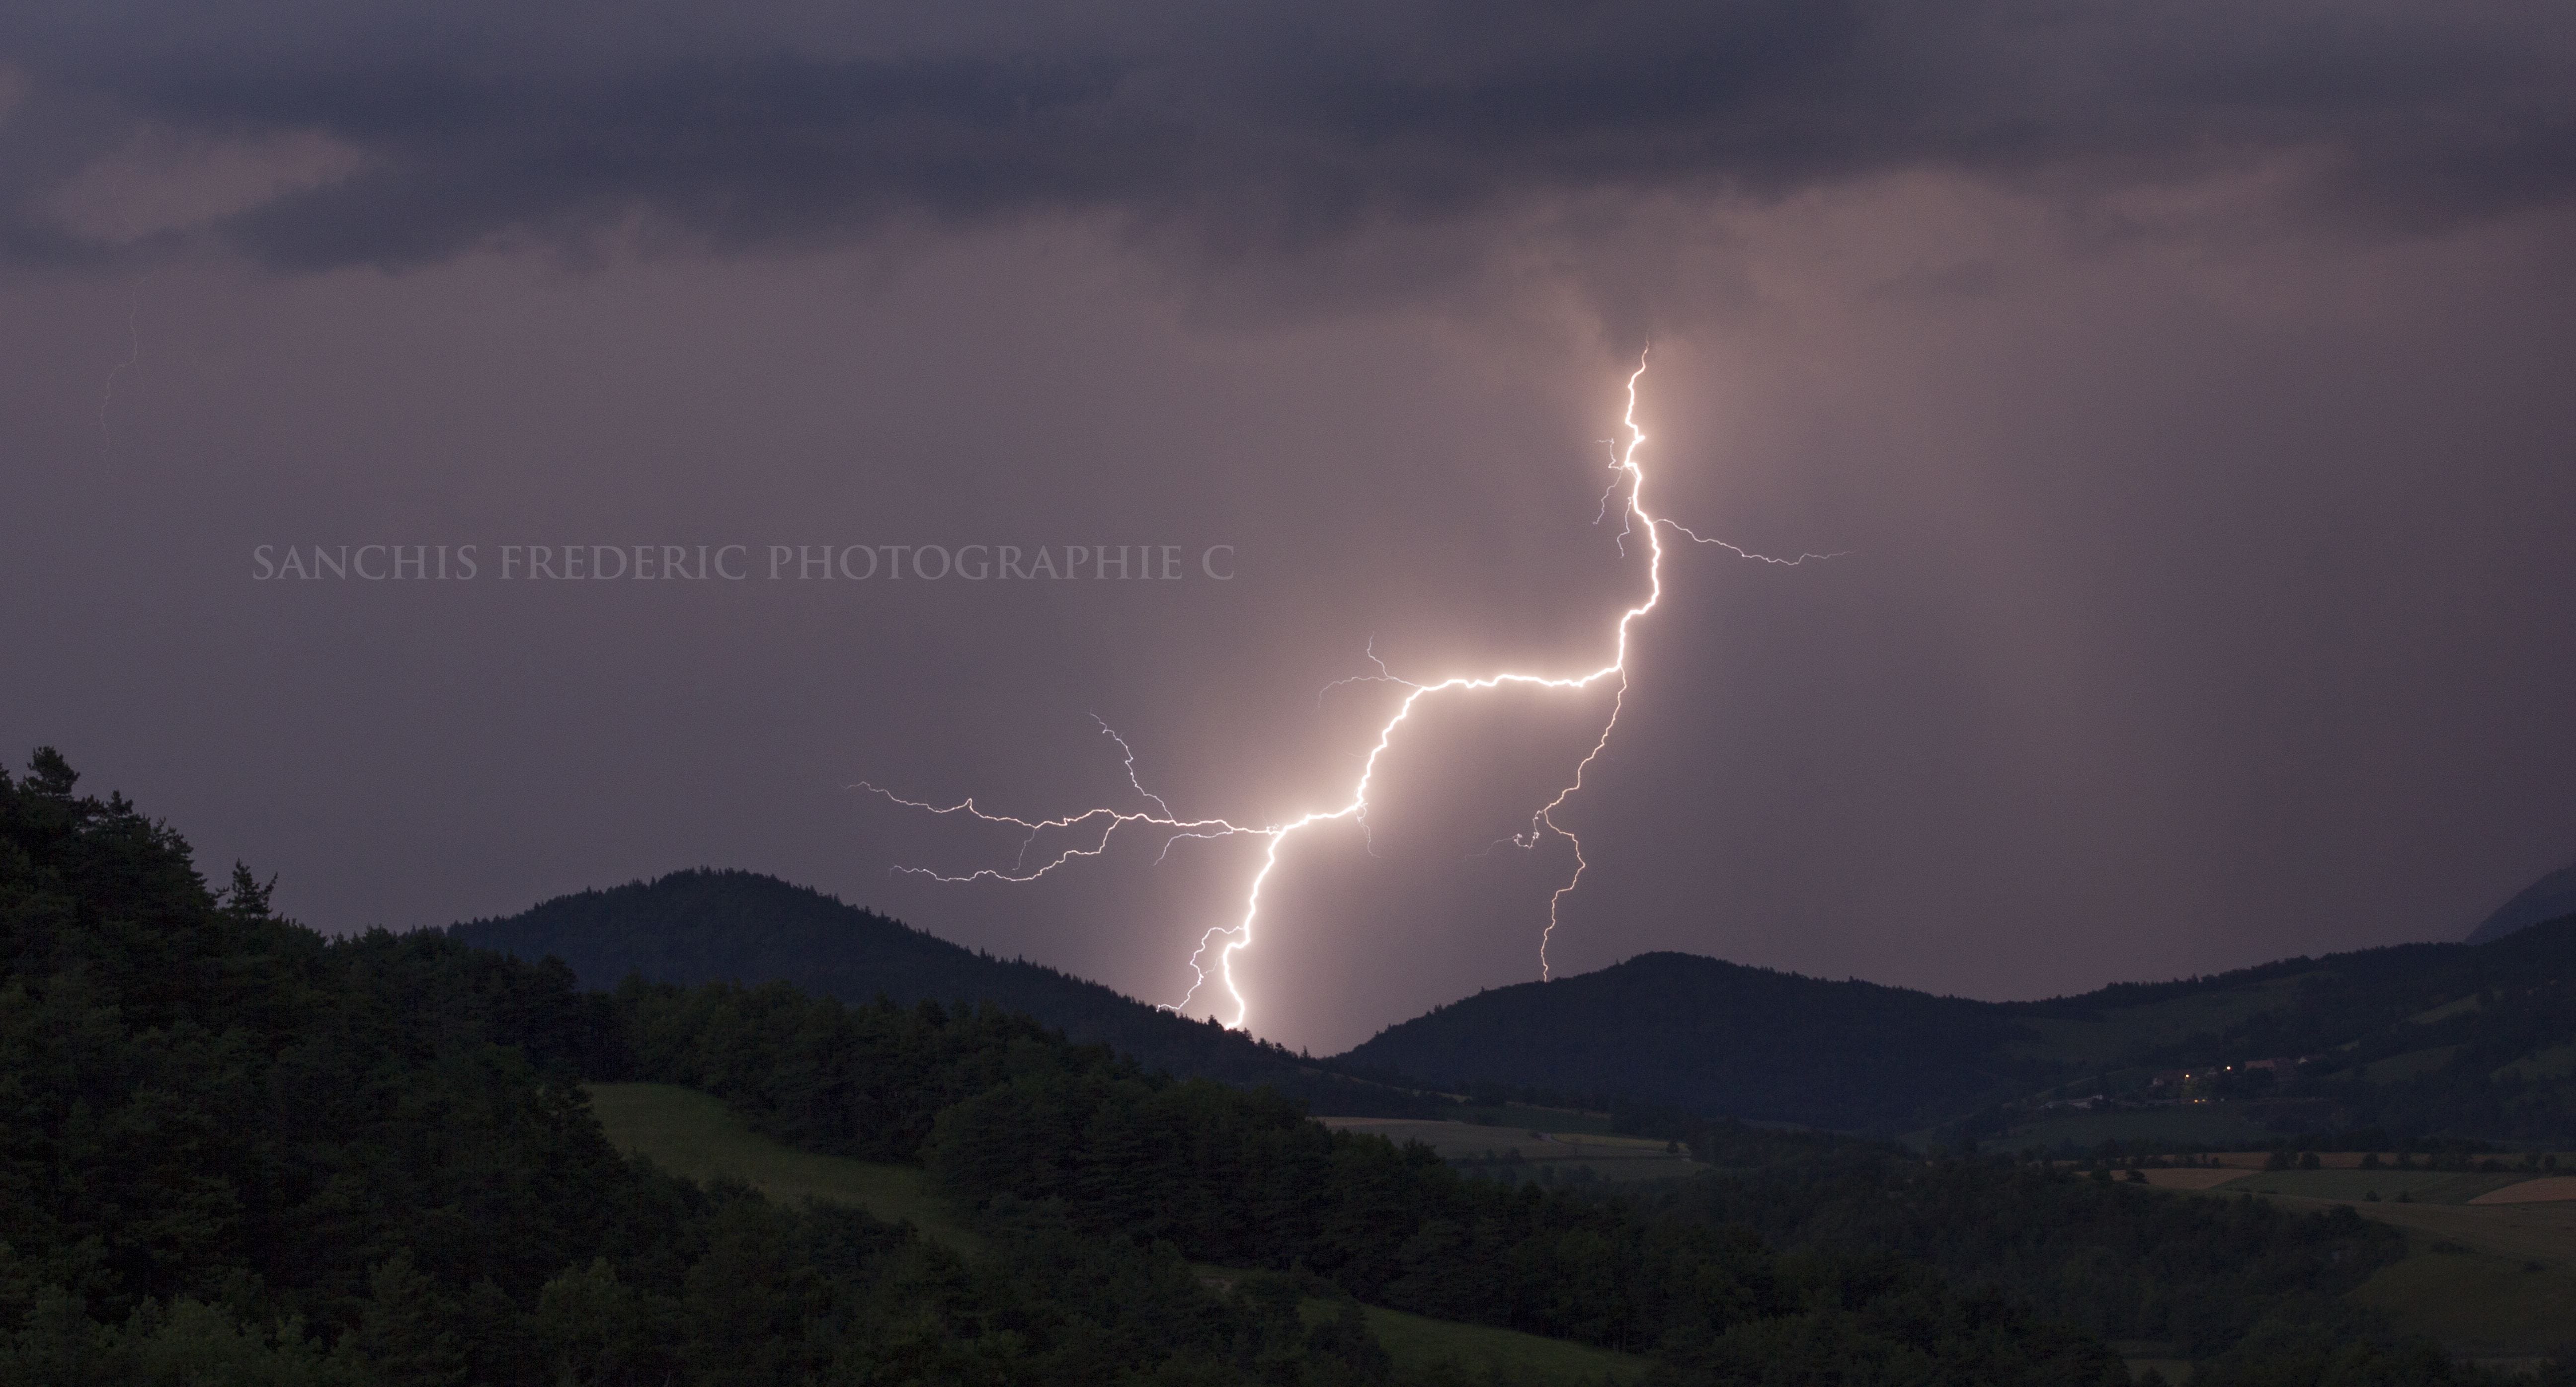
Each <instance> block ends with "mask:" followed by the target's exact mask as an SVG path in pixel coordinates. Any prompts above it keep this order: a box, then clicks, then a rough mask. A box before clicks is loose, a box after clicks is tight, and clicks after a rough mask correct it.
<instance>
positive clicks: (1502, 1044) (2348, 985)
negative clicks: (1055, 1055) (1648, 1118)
mask: <svg viewBox="0 0 2576 1387" xmlns="http://www.w3.org/2000/svg"><path fill="white" fill-rule="evenodd" d="M1341 1059H1342V1060H1343V1061H1344V1062H1345V1063H1347V1064H1349V1065H1351V1066H1352V1067H1354V1068H1357V1069H1361V1070H1370V1069H1383V1070H1386V1071H1390V1072H1400V1073H1405V1074H1411V1075H1417V1076H1419V1077H1420V1078H1421V1079H1423V1080H1425V1081H1428V1082H1430V1083H1433V1084H1435V1085H1439V1086H1443V1087H1470V1086H1474V1085H1477V1084H1495V1085H1507V1086H1519V1087H1525V1088H1545V1089H1554V1090H1558V1091H1562V1092H1566V1093H1571V1094H1591V1095H1607V1094H1620V1095H1625V1096H1627V1097H1630V1098H1633V1099H1637V1100H1642V1101H1646V1102H1652V1103H1660V1104H1669V1105H1672V1106H1675V1107H1681V1108H1687V1109H1690V1110H1692V1111H1695V1112H1699V1113H1703V1114H1706V1115H1710V1116H1724V1117H1737V1118H1746V1119H1752V1120H1771V1121H1784V1122H1795V1123H1802V1124H1807V1125H1811V1126H1818V1127H1829V1128H1835V1129H1840V1130H1847V1131H1859V1132H1867V1133H1873V1134H1887V1135H1893V1134H1897V1133H1903V1132H1910V1131H1922V1130H1925V1129H1929V1128H1932V1127H1935V1126H1942V1125H1945V1124H1947V1125H1949V1126H1952V1127H1957V1128H1959V1129H1960V1130H1961V1131H1963V1132H1964V1131H1967V1130H1968V1128H1975V1129H1977V1130H1978V1131H1980V1132H1986V1133H1991V1132H1995V1131H2001V1130H2005V1129H2008V1128H2010V1127H2011V1126H2013V1125H2014V1124H2015V1123H2016V1122H2018V1121H2022V1120H2024V1119H2025V1118H2027V1116H2028V1115H2029V1113H2030V1111H2031V1110H2032V1109H2034V1108H2035V1107H2036V1106H2037V1105H2038V1104H2039V1103H2041V1102H2044V1101H2046V1100H2049V1099H2052V1098H2072V1097H2084V1098H2088V1099H2089V1097H2090V1095H2092V1094H2094V1093H2097V1092H2098V1093H2103V1094H2105V1095H2106V1096H2107V1098H2108V1100H2109V1105H2112V1106H2117V1105H2119V1104H2122V1103H2133V1104H2138V1105H2147V1104H2151V1103H2153V1102H2159V1101H2162V1102H2170V1101H2171V1098H2172V1095H2173V1093H2174V1091H2175V1090H2174V1089H2173V1088H2172V1086H2171V1083H2170V1082H2168V1084H2167V1085H2166V1086H2164V1087H2163V1088H2162V1089H2161V1090H2160V1089H2159V1088H2158V1086H2157V1083H2156V1080H2157V1078H2158V1076H2159V1074H2161V1073H2164V1072H2165V1071H2174V1070H2186V1069H2194V1068H2201V1069H2206V1068H2210V1067H2220V1066H2227V1065H2240V1066H2241V1065H2243V1064H2244V1062H2246V1061H2249V1060H2265V1061H2270V1060H2280V1059H2287V1060H2291V1061H2294V1063H2292V1064H2290V1065H2288V1066H2284V1067H2281V1068H2279V1069H2270V1068H2267V1069H2262V1070H2260V1071H2235V1072H2233V1075H2232V1077H2231V1078H2230V1079H2229V1085H2230V1086H2229V1087H2226V1088H2224V1089H2223V1090H2218V1089H2213V1090H2210V1092H2212V1093H2214V1094H2215V1095H2216V1100H2217V1101H2218V1102H2219V1103H2221V1104H2222V1105H2232V1110H2236V1111H2241V1112H2243V1113H2244V1114H2245V1115H2246V1116H2247V1117H2248V1119H2249V1120H2256V1121H2262V1122H2266V1123H2270V1124H2272V1125H2274V1126H2276V1127H2288V1128H2290V1129H2293V1130H2296V1129H2306V1130H2326V1129H2330V1128H2333V1129H2343V1128H2353V1127H2359V1126H2364V1125H2373V1124H2375V1125H2381V1126H2385V1127H2387V1128H2389V1129H2390V1130H2392V1131H2399V1132H2407V1133H2423V1134H2432V1133H2442V1134H2453V1135H2474V1136H2486V1137H2496V1138H2509V1139H2543V1138H2546V1139H2551V1140H2561V1139H2566V1138H2568V1137H2576V916H2571V917H2568V918H2562V919H2558V920H2555V921H2550V922H2546V923H2542V924H2538V925H2534V926H2531V927H2528V928H2526V929H2524V930H2522V931H2520V932H2518V933H2515V934H2514V935H2512V936H2511V937H2509V938H2506V939H2502V940H2498V941H2496V942H2493V943H2488V944H2480V945H2469V944H2409V945H2400V946H2397V947H2394V948H2385V949H2369V950H2363V951H2359V952H2355V953H2348V954H2337V955H2332V956H2330V957H2326V958H2322V959H2307V958H2294V959H2285V960H2282V961H2280V962H2277V963H2269V964H2265V965H2263V966H2261V967H2259V968H2248V969H2243V970H2240V971H2237V972H2233V973H2226V974H2221V975H2218V976H2215V977H2205V978H2191V979H2185V980H2182V981H2177V982H2170V983H2152V984H2141V983H2123V984H2119V985H2116V986H2112V987H2106V988H2103V989H2101V990H2100V991H2097V992H2092V993H2087V994H2085V995H2083V996H2079V997H2061V998H2053V999H2050V1000H2047V1001H2040V1002H1976V1001H1968V1000H1965V999H1961V998H1956V997H1935V996H1931V995H1929V994H1926V993H1921V992H1911V991H1907V990H1905V989H1903V988H1893V987H1880V986H1877V985H1874V984H1870V983H1863V982H1828V981H1825V980H1822V979H1817V978H1806V977H1799V976H1797V975H1795V974H1790V973H1775V972H1771V971H1768V970H1765V969H1759V968H1747V967H1743V966H1740V965H1737V964H1731V963H1722V962H1719V961H1718V960H1715V959H1709V958H1700V957H1696V956H1693V955H1689V954H1673V953H1656V954H1644V955H1640V956H1639V957H1636V958H1632V959H1629V960H1628V961H1627V962H1625V963H1621V964H1618V965H1616V966H1614V967H1610V968H1605V969H1602V970H1601V971H1599V972H1596V973H1586V974H1582V975H1579V976H1575V977H1570V978H1560V979H1558V980H1556V981H1554V982H1547V983H1523V984H1520V985H1517V986H1513V987H1505V988H1498V989H1495V990H1492V991H1489V992H1482V993H1478V994H1477V995H1475V996H1473V997H1469V998H1467V999H1465V1000H1463V1001H1459V1002H1455V1003H1452V1004H1450V1005H1448V1006H1445V1007H1441V1008H1438V1009H1436V1010H1434V1011H1432V1012H1430V1013H1429V1014H1427V1015H1424V1016H1420V1017H1416V1018H1415V1019H1413V1020H1411V1021H1407V1022H1404V1023H1403V1024H1401V1025H1397V1026H1393V1027H1390V1028H1388V1029H1387V1030H1385V1031H1382V1032H1380V1033H1379V1034H1378V1035H1377V1036H1375V1037H1373V1038H1372V1039H1370V1040H1369V1041H1368V1042H1367V1043H1366V1044H1363V1045H1361V1046H1359V1047H1358V1048H1357V1049H1354V1050H1352V1051H1350V1052H1349V1053H1348V1054H1346V1055H1343V1056H1341ZM2301 1060H2304V1061H2306V1063H2304V1064H2300V1063H2295V1061H2301ZM1963 1123H1964V1124H1966V1126H1965V1127H1961V1126H1960V1124H1963Z"/></svg>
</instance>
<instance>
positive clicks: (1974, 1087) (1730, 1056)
mask: <svg viewBox="0 0 2576 1387" xmlns="http://www.w3.org/2000/svg"><path fill="white" fill-rule="evenodd" d="M2037 1040H2038V1034H2037V1032H2035V1031H2032V1030H2030V1029H2029V1028H2028V1027H2026V1026H2023V1025H2020V1024H2018V1023H2016V1022H2015V1021H2014V1020H2013V1019H2011V1018H2009V1017H2008V1016H2006V1015H2004V1014H2003V1013H2002V1012H2001V1011H2000V1009H1998V1008H1996V1007H1994V1006H1993V1005H1991V1004H1988V1003H1984V1002H1974V1001H1967V1000H1964V999H1961V998H1957V997H1935V996H1932V995H1930V994H1928V993H1922V992H1911V991H1907V990H1906V989H1904V988H1897V987H1881V986H1879V985H1877V984H1875V983H1866V982H1826V981H1823V980H1821V979H1817V978H1807V977H1800V976H1798V975H1797V974H1794V973H1777V972H1772V971H1770V970H1769V969H1763V968H1747V967H1744V966H1742V965H1740V964H1734V963H1725V962H1721V961H1719V960H1717V959H1713V958H1701V957H1698V956H1696V955H1693V954H1679V953H1652V954H1640V955H1638V956H1637V957H1635V958H1632V959H1629V960H1627V961H1626V962H1624V963H1619V964H1615V965H1613V966H1611V967H1608V968H1604V969H1602V970H1600V971H1599V972H1595V973H1584V974H1580V975H1577V976H1574V977H1568V978H1559V979H1557V980H1555V981H1553V982H1544V983H1536V982H1533V983H1519V984H1515V985H1513V986H1510V987H1500V988H1495V989H1492V990H1491V991H1486V992H1480V993H1477V994H1476V995H1475V996H1473V997H1468V998H1466V999H1464V1000H1462V1001H1458V1002H1453V1003H1451V1004H1449V1005H1448V1006H1445V1007H1439V1008H1435V1009H1434V1010H1432V1011H1431V1012H1429V1013H1428V1014H1426V1015H1423V1016H1419V1017H1416V1018H1414V1019H1413V1020H1411V1021H1407V1022H1404V1023H1402V1024H1400V1025H1396V1026H1391V1027H1389V1028H1387V1029H1386V1030H1384V1031H1380V1032H1379V1033H1378V1034H1377V1035H1376V1036H1374V1037H1372V1038H1371V1039H1370V1040H1369V1041H1367V1042H1366V1043H1365V1044H1363V1045H1361V1046H1359V1047H1358V1048H1356V1049H1354V1050H1352V1051H1350V1052H1349V1053H1348V1054H1346V1055H1344V1056H1342V1058H1343V1059H1344V1060H1346V1061H1348V1062H1350V1063H1352V1064H1354V1065H1359V1066H1366V1067H1370V1068H1376V1069H1385V1070H1389V1071H1394V1072H1400V1073H1406V1074H1415V1075H1420V1076H1421V1077H1422V1078H1424V1079H1425V1080H1427V1081H1430V1082H1432V1083H1438V1084H1453V1083H1454V1084H1457V1085H1460V1086H1465V1085H1469V1084H1473V1083H1476V1082H1480V1081H1481V1082H1486V1083H1500V1084H1509V1085H1517V1086H1524V1087H1536V1088H1550V1089H1557V1090H1561V1091H1565V1092H1570V1093H1580V1094H1611V1093H1616V1094H1620V1095H1623V1096H1626V1097H1630V1098H1636V1099H1642V1100H1645V1101H1647V1102H1653V1103H1664V1104H1671V1105H1673V1106H1676V1107H1682V1108H1688V1109H1691V1110H1693V1111H1698V1112H1704V1113H1709V1114H1713V1115H1721V1116H1728V1117H1742V1118H1749V1119H1754V1120H1760V1121H1779V1122H1796V1123H1803V1124H1806V1125H1808V1126H1815V1127H1830V1128H1836V1129H1841V1130H1849V1131H1889V1132H1893V1131H1899V1130H1903V1129H1905V1128H1907V1127H1910V1126H1914V1125H1919V1124H1920V1121H1928V1120H1932V1119H1933V1116H1935V1115H1937V1116H1947V1115H1950V1114H1955V1113H1957V1112H1960V1111H1963V1110H1966V1109H1968V1108H1972V1107H1975V1106H1977V1105H1979V1104H1980V1103H1983V1102H1992V1101H1995V1100H1996V1099H1998V1098H2002V1097H2008V1096H2011V1095H2014V1094H2017V1093H2019V1092H2021V1091H2022V1090H2024V1089H2027V1088H2028V1087H2030V1086H2032V1085H2033V1084H2036V1083H2038V1082H2041V1081H2043V1080H2044V1078H2045V1077H2046V1076H2047V1074H2048V1073H2049V1072H2050V1071H2049V1070H2048V1069H2046V1068H2045V1067H2043V1066H2035V1065H2033V1064H2032V1063H2030V1062H2029V1061H2028V1060H2027V1059H2025V1058H2022V1057H2021V1056H2019V1055H2018V1054H2017V1053H2016V1050H2017V1048H2021V1047H2027V1046H2029V1045H2031V1044H2034V1043H2036V1041H2037Z"/></svg>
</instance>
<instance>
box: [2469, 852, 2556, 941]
mask: <svg viewBox="0 0 2576 1387" xmlns="http://www.w3.org/2000/svg"><path fill="white" fill-rule="evenodd" d="M2561 915H2576V862H2570V863H2568V864H2567V865H2566V866H2564V867H2561V868H2559V869H2558V870H2557V871H2554V872H2551V873H2550V874H2549V875H2547V876H2545V877H2542V878H2541V879H2540V880H2538V881H2535V882H2533V883H2532V884H2530V885H2529V886H2526V887H2524V888H2522V890H2520V891H2519V892H2516V893H2515V894H2514V898H2513V899H2512V900H2509V901H2506V902H2505V903H2504V904H2503V905H2500V906H2497V907H2496V912H2495V913H2494V914H2493V915H2490V916H2488V917H2487V918H2486V919H2484V920H2482V921H2480V922H2479V923H2478V927H2477V928H2476V929H2473V930H2471V931H2469V937H2468V938H2467V939H2466V940H2464V941H2462V942H2464V943H2469V944H2485V943H2490V942H2492V941H2494V940H2498V939H2502V938H2504V937H2505V936H2506V935H2508V934H2511V933H2513V932H2514V931H2516V930H2522V929H2529V928H2530V927H2531V926H2533V925H2536V924H2539V923H2540V922H2541V921H2543V920H2555V919H2557V918H2558V917H2559V916H2561Z"/></svg>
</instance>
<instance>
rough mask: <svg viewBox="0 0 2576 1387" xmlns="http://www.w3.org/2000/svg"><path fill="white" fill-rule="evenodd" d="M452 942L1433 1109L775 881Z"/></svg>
mask: <svg viewBox="0 0 2576 1387" xmlns="http://www.w3.org/2000/svg"><path fill="white" fill-rule="evenodd" d="M447 933H448V934H450V935H451V936H453V937H454V938H456V939H459V940H461V941H463V942H465V943H468V944H472V945H476V946H478V947H482V948H488V949H497V950H500V951H501V952H504V953H508V954H512V955H515V956H517V957H520V958H525V959H538V958H543V957H545V956H547V955H549V954H551V955H553V956H554V957H556V958H560V959H562V960H563V961H564V962H565V963H567V964H570V965H571V967H572V970H573V972H574V974H575V975H576V976H577V977H579V978H580V980H581V982H582V985H583V986H585V987H589V988H594V989H600V990H605V989H608V988H613V987H615V986H616V985H617V984H618V983H619V982H620V981H622V980H623V979H624V978H625V977H626V976H627V974H629V973H636V974H641V975H642V976H643V977H644V978H645V979H646V980H647V981H650V982H670V983H682V984H695V983H701V982H710V981H718V980H721V981H729V982H739V983H747V984H748V983H763V982H789V983H793V984H795V985H796V986H798V987H800V988H803V989H804V990H806V991H808V992H814V993H819V994H822V995H825V996H831V997H838V998H840V999H841V1000H843V1001H846V1002H852V1003H858V1002H866V1001H870V1000H872V999H874V998H875V997H877V996H878V995H879V994H883V995H884V996H887V997H890V998H892V999H893V1000H895V1001H897V1002H900V1003H904V1004H906V1005H910V1004H913V1003H917V1002H923V1001H931V1002H939V1003H942V1004H947V1003H956V1002H964V1003H976V1002H992V1003H996V1004H998V1005H1000V1006H1002V1007H1004V1008H1006V1009H1008V1010H1012V1011H1018V1012H1025V1013H1027V1014H1028V1015H1030V1016H1034V1017H1036V1018H1037V1019H1038V1020H1040V1021H1042V1022H1044V1023H1046V1024H1047V1025H1049V1026H1053V1027H1056V1028H1058V1029H1061V1030H1062V1031H1063V1032H1064V1033H1065V1034H1066V1035H1067V1036H1069V1037H1071V1038H1072V1039H1074V1040H1076V1041H1081V1042H1084V1043H1087V1044H1107V1045H1109V1046H1111V1047H1113V1048H1115V1049H1117V1050H1118V1051H1119V1052H1120V1053H1122V1054H1126V1055H1129V1056H1132V1057H1133V1058H1135V1059H1137V1060H1139V1061H1141V1062H1142V1063H1144V1064H1145V1065H1146V1066H1148V1067H1149V1068H1155V1069H1163V1070H1168V1071H1170V1072H1171V1073H1173V1074H1177V1075H1181V1076H1184V1077H1199V1078H1210V1079H1216V1080H1220V1081H1222V1082H1225V1083H1231V1084H1238V1085H1259V1084H1267V1085H1270V1086H1272V1087H1274V1088H1277V1089H1279V1090H1280V1091H1282V1092H1285V1093H1290V1094H1293V1095H1295V1096H1298V1097H1301V1098H1304V1099H1306V1100H1307V1102H1308V1103H1309V1104H1311V1105H1312V1106H1313V1108H1314V1110H1315V1111H1317V1112H1333V1113H1348V1114H1355V1115H1382V1116H1409V1115H1415V1114H1418V1113H1424V1112H1428V1111H1430V1110H1432V1109H1433V1108H1436V1107H1438V1106H1439V1105H1440V1100H1438V1099H1434V1098H1430V1097H1428V1096H1424V1095H1417V1094H1415V1093H1413V1092H1411V1091H1410V1090H1408V1089H1406V1088H1403V1087H1400V1086H1393V1085H1388V1084H1383V1083H1377V1082H1372V1081H1368V1080H1362V1079H1357V1078H1353V1077H1351V1076H1349V1075H1347V1074H1342V1073H1337V1072H1335V1071H1334V1070H1333V1069H1332V1068H1331V1067H1329V1066H1328V1065H1326V1064H1323V1063H1320V1062H1317V1061H1313V1060H1308V1059H1303V1058H1301V1057H1299V1056H1298V1055H1295V1054H1293V1053H1291V1052H1289V1051H1287V1050H1284V1049H1281V1048H1280V1047H1278V1046H1276V1045H1270V1044H1265V1043H1263V1042H1261V1041H1257V1040H1254V1039H1253V1038H1252V1037H1250V1036H1248V1035H1245V1034H1243V1033H1242V1032H1240V1031H1228V1030H1225V1029H1223V1028H1221V1027H1219V1026H1217V1025H1216V1024H1215V1023H1213V1022H1194V1021H1188V1020H1184V1019H1182V1018H1181V1017H1178V1016H1175V1015H1173V1014H1171V1013H1170V1012H1166V1011H1162V1010H1160V1009H1157V1008H1155V1007H1151V1006H1148V1005H1146V1004H1145V1003H1143V1002H1139V1001H1137V1000H1135V999H1134V998H1132V997H1127V996H1124V995H1122V994H1120V993H1118V992H1115V991H1112V990H1111V989H1109V988H1106V987H1103V986H1101V985H1100V984H1098V983H1095V982H1086V981H1084V980H1083V979H1081V978H1076V977H1073V976H1071V975H1069V974H1065V973H1061V972H1058V971H1056V970H1055V969H1053V968H1048V967H1044V966H1041V965H1039V964H1035V963H1025V962H1020V961H1018V960H1013V959H1000V958H993V957H991V956H989V955H985V954H981V953H977V952H976V951H974V950H971V949H966V948H961V947H959V946H958V945H955V944H952V943H949V942H948V941H947V940H944V939H941V938H938V937H937V936H935V935H930V934H926V933H923V932H922V931H920V930H917V929H914V928H913V927H911V926H910V925H906V924H904V923H903V922H901V921H899V920H893V919H889V918H887V917H886V916H883V915H879V914H877V913H876V912H874V911H871V910H863V909H860V908H859V907H857V906H853V905H848V904H845V903H843V902H842V901H840V900H837V899H835V898H833V897H831V896H826V895H824V894H822V893H821V892H819V891H813V890H809V889H807V888H805V887H802V886H794V885H790V884H789V883H787V882H784V881H780V880H778V879H777V878H775V877H768V876H761V875H758V874H756V873H752V872H739V871H688V872H674V873H672V874H671V875H669V876H666V877H663V878H661V879H659V880H657V881H652V882H636V883H633V884H630V885H626V886H620V887H616V888H614V889H611V890H605V891H583V892H581V893H579V894H577V895H570V896H558V897H556V898H555V899H553V900H550V901H546V902H544V903H543V904H540V905H538V906H536V907H534V908H533V909H530V910H527V911H524V912H522V913H520V914H517V915H512V916H509V917H507V918H503V919H489V920H475V921H472V922H469V923H466V924H460V925H454V926H451V927H449V929H448V931H447Z"/></svg>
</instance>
